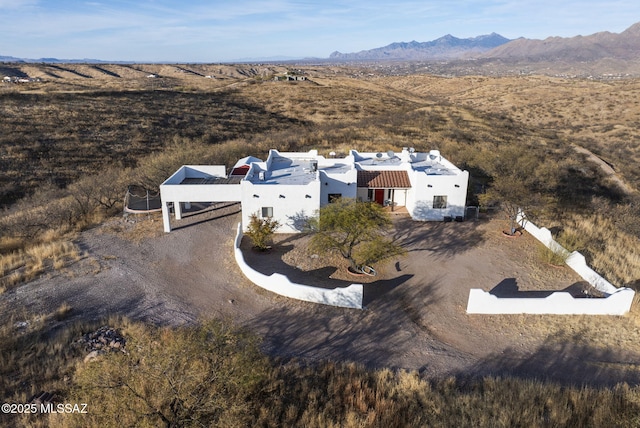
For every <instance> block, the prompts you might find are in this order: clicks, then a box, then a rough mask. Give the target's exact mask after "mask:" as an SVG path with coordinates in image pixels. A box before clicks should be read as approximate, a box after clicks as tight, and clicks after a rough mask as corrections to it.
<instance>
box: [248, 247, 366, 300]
mask: <svg viewBox="0 0 640 428" xmlns="http://www.w3.org/2000/svg"><path fill="white" fill-rule="evenodd" d="M246 241H247V240H244V239H243V242H242V243H241V246H240V248H241V249H242V254H243V256H244V260H245V262H246V263H247V265H249V267H251V268H252V269H254V270H255V271H257V272H260V273H261V274H263V275H272V274H274V273H279V274H282V275H285V276H286V277H287V278H289V280H290V281H291V282H294V283H296V284H303V285H310V286H312V287H318V288H325V289H334V288H344V287H348V286H350V285H351V284H353V283H357V282H358V281H357V280H356V279H355V277H354V281H344V280H341V279H333V278H330V276H331V275H332V274H334V273H335V272H336V270H337V268H335V267H332V266H326V267H322V268H318V269H313V270H301V269H298V268H296V267H295V266H291V265H289V264H287V263H285V262H284V261H283V260H282V256H283V255H284V254H286V253H288V252H289V251H291V250H292V249H293V247H294V246H293V245H283V242H280V243H279V244H278V245H277V246H275V247H273V248H272V249H270V250H268V251H264V252H263V251H257V250H255V249H253V248H251V246H250V245H249V243H248V242H246Z"/></svg>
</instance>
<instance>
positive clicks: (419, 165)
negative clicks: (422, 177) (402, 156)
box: [411, 159, 459, 175]
mask: <svg viewBox="0 0 640 428" xmlns="http://www.w3.org/2000/svg"><path fill="white" fill-rule="evenodd" d="M411 168H413V170H414V171H421V172H424V173H425V174H427V175H456V173H457V172H458V171H459V169H458V168H455V169H451V168H449V167H447V166H446V165H444V164H441V163H440V162H435V161H432V160H429V159H426V160H421V161H417V162H412V163H411Z"/></svg>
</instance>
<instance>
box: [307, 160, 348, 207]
mask: <svg viewBox="0 0 640 428" xmlns="http://www.w3.org/2000/svg"><path fill="white" fill-rule="evenodd" d="M320 183H321V186H320V193H321V197H320V207H321V206H324V205H326V204H328V203H329V195H330V194H336V193H339V194H341V195H342V197H343V198H355V197H356V196H357V190H358V171H357V170H356V169H355V168H352V169H351V170H350V171H348V172H346V173H341V174H340V173H338V174H328V173H326V172H325V171H322V170H321V171H320ZM318 208H319V207H318ZM316 209H317V208H316Z"/></svg>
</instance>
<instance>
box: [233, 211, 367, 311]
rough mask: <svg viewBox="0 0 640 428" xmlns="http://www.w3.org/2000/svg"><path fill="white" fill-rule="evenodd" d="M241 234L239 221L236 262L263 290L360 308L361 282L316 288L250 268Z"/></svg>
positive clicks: (235, 251) (310, 300)
mask: <svg viewBox="0 0 640 428" xmlns="http://www.w3.org/2000/svg"><path fill="white" fill-rule="evenodd" d="M242 236H243V235H242V224H241V223H239V224H238V230H237V233H236V238H235V242H234V249H233V250H234V255H235V259H236V263H237V264H238V267H240V270H241V271H242V273H243V274H244V276H246V277H247V278H248V279H249V280H250V281H251V282H253V283H254V284H255V285H257V286H258V287H262V288H264V289H265V290H269V291H271V292H273V293H276V294H279V295H281V296H285V297H290V298H292V299H298V300H304V301H306V302H312V303H321V304H323V305H330V306H337V307H341V308H353V309H362V299H363V295H364V286H363V285H362V284H351V285H349V286H348V287H344V288H334V289H325V288H317V287H312V286H310V285H304V284H296V283H294V282H291V281H290V280H289V278H288V277H287V276H286V275H282V274H280V273H273V274H271V275H265V274H263V273H260V272H258V271H256V270H254V269H252V268H251V267H250V266H249V265H248V264H247V263H246V261H245V260H244V255H243V254H242V250H241V249H240V242H241V241H242Z"/></svg>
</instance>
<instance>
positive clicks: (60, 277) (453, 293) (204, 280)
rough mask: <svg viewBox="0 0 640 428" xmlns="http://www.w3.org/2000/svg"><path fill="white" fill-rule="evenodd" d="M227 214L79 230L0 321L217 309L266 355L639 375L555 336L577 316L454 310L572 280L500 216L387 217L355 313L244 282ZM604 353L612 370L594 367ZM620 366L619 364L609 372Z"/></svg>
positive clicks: (157, 319) (595, 379) (277, 256)
mask: <svg viewBox="0 0 640 428" xmlns="http://www.w3.org/2000/svg"><path fill="white" fill-rule="evenodd" d="M239 219H240V216H239V214H238V213H237V208H234V207H230V208H228V209H226V210H217V211H212V212H209V213H207V214H204V215H199V216H192V217H187V218H185V220H183V221H182V222H180V223H179V224H174V227H175V229H174V230H173V231H172V232H171V233H170V234H158V236H157V237H153V238H147V239H143V240H142V241H141V242H139V243H136V242H134V241H132V240H130V239H127V233H128V231H129V230H130V229H131V228H132V227H133V226H132V224H131V223H130V222H127V221H125V220H123V219H113V220H111V221H110V222H109V223H107V224H105V225H103V226H100V227H97V228H94V229H92V230H89V231H86V232H84V233H82V235H81V238H80V240H79V245H80V246H81V248H82V249H83V250H84V251H86V253H87V257H86V258H85V259H83V260H81V261H79V262H77V263H76V264H75V265H73V266H71V267H70V268H68V269H66V270H64V271H60V272H55V273H52V274H49V275H48V276H47V277H43V278H40V279H38V280H35V281H32V282H30V283H28V284H24V285H22V286H20V287H17V288H15V289H12V290H9V291H7V292H5V293H4V294H2V295H0V309H1V310H2V319H3V322H8V320H12V321H14V322H15V321H18V320H20V318H21V317H23V318H24V317H25V314H26V313H49V312H51V311H53V310H55V309H56V308H57V307H58V306H59V305H60V304H62V303H63V302H67V303H68V304H70V305H71V306H72V307H73V311H72V312H71V320H77V319H83V320H96V319H101V318H104V317H107V316H109V315H112V314H118V315H125V316H128V317H130V318H132V319H137V320H145V321H149V322H153V323H156V324H160V325H181V324H185V323H193V322H197V320H198V319H200V318H207V317H223V318H226V319H229V320H232V321H234V322H236V323H239V324H241V325H244V326H247V327H248V328H250V329H252V330H253V331H255V332H256V333H258V334H259V335H261V336H262V337H263V347H264V350H265V351H266V352H267V353H269V354H271V355H278V356H281V357H285V358H287V357H301V358H308V359H311V360H316V359H331V360H341V361H342V360H346V361H355V362H358V363H362V364H365V365H367V366H370V367H392V368H404V369H415V370H419V371H421V372H422V373H424V374H426V375H431V376H438V377H440V376H447V375H451V374H454V375H455V374H463V375H482V374H514V375H522V376H528V377H542V378H545V377H548V378H552V379H554V380H557V381H561V382H576V383H596V384H613V383H615V382H617V381H621V380H624V381H626V382H628V383H639V381H640V375H639V374H638V373H640V371H639V370H637V368H636V365H637V363H636V362H637V361H640V358H639V356H638V355H634V354H630V353H623V352H613V351H609V352H608V353H607V352H603V351H601V350H598V349H596V348H593V347H590V346H589V345H588V344H587V345H585V344H577V343H576V344H575V345H572V344H571V343H567V342H566V340H565V339H564V337H566V334H565V333H566V332H567V321H570V322H574V321H576V320H579V317H561V316H533V315H509V316H506V315H495V316H487V315H467V314H466V311H465V309H466V303H467V298H468V291H469V289H470V288H483V289H485V290H491V289H492V288H494V287H500V286H501V284H502V285H504V284H505V283H508V284H509V286H510V287H511V288H512V289H513V287H518V289H519V290H541V289H552V290H559V289H564V288H567V287H569V286H571V285H572V284H575V283H577V282H579V281H580V278H579V277H577V275H575V274H574V273H573V272H572V271H570V270H569V269H566V268H564V269H559V268H556V267H552V266H547V265H544V264H542V263H540V262H539V261H538V259H537V257H536V251H535V248H536V245H537V244H536V242H535V241H534V240H533V238H531V237H530V236H528V235H524V236H522V237H520V238H517V239H510V238H505V237H504V236H502V234H501V233H500V231H501V228H502V227H503V224H502V222H500V221H497V220H491V221H489V220H481V221H474V222H463V223H455V222H453V223H416V222H412V221H411V220H410V219H408V218H398V219H396V220H395V221H394V222H395V226H396V231H395V238H396V239H398V240H399V241H400V242H402V244H403V245H404V246H405V248H406V249H407V254H406V255H405V256H402V257H399V258H397V259H394V260H391V262H390V263H388V264H387V265H386V268H384V269H382V275H381V277H380V278H379V279H378V280H376V281H375V282H373V283H370V284H367V285H365V304H366V309H364V310H353V309H342V308H333V307H328V306H323V305H315V304H311V303H306V302H299V301H294V300H290V299H286V298H283V297H280V296H277V295H274V294H272V293H269V292H267V291H265V290H262V289H260V288H258V287H256V286H254V285H253V284H252V283H250V282H249V281H248V280H247V279H246V278H244V277H243V275H242V274H241V273H240V271H239V269H238V267H237V266H236V265H235V261H234V259H233V252H232V250H233V249H232V243H233V238H234V233H235V229H236V225H237V223H238V221H239ZM156 223H157V224H156V225H155V226H154V227H157V228H158V230H161V228H162V225H161V222H158V221H157V220H156ZM298 239H300V240H303V239H305V238H303V237H294V238H292V239H289V240H288V243H287V247H286V248H288V249H289V248H291V249H293V248H295V247H296V240H298ZM300 242H302V241H300ZM270 258H271V259H270ZM281 260H282V252H278V251H274V252H272V253H270V254H267V255H264V258H262V259H261V260H260V261H259V262H257V263H262V264H265V263H266V264H269V263H274V264H276V263H281ZM290 269H292V271H293V270H295V269H296V268H295V267H291V268H290ZM330 273H331V269H329V270H327V271H326V272H323V274H327V275H328V274H330ZM298 274H299V272H298ZM608 361H615V362H617V364H618V366H616V367H614V368H611V367H609V366H608V365H606V364H602V363H603V362H604V363H606V362H608ZM621 361H622V362H629V364H628V367H629V368H628V369H621V368H620V367H623V366H624V365H621V364H620V362H621ZM596 366H597V367H598V369H597V370H594V369H593V367H596Z"/></svg>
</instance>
